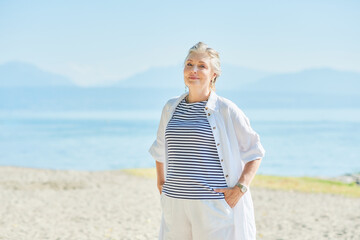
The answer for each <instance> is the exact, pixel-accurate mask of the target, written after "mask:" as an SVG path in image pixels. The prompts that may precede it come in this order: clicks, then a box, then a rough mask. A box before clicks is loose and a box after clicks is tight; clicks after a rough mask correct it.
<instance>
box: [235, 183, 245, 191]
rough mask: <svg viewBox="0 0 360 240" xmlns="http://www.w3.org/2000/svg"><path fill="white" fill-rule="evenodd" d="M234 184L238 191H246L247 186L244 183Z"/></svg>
mask: <svg viewBox="0 0 360 240" xmlns="http://www.w3.org/2000/svg"><path fill="white" fill-rule="evenodd" d="M235 186H238V187H239V188H240V191H241V192H242V193H246V191H247V190H248V187H247V186H245V185H243V184H241V183H237V184H236V185H235Z"/></svg>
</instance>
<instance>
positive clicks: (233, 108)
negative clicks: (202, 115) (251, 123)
mask: <svg viewBox="0 0 360 240" xmlns="http://www.w3.org/2000/svg"><path fill="white" fill-rule="evenodd" d="M218 104H219V105H218V106H219V108H220V110H227V111H229V113H230V114H237V115H241V116H245V113H244V112H243V110H242V109H241V108H240V107H239V106H238V105H237V104H236V103H234V102H233V101H232V100H230V99H228V98H225V97H223V96H218Z"/></svg>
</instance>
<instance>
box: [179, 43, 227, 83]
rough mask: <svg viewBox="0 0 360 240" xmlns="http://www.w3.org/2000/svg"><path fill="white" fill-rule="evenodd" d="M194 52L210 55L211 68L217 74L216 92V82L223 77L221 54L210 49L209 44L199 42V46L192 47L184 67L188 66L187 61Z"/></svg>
mask: <svg viewBox="0 0 360 240" xmlns="http://www.w3.org/2000/svg"><path fill="white" fill-rule="evenodd" d="M194 52H195V53H207V54H208V55H209V57H210V63H211V68H212V69H213V71H214V73H216V77H215V79H214V84H213V85H212V86H213V89H214V90H215V82H216V80H217V79H218V77H219V76H220V75H221V67H220V56H219V53H218V52H217V51H216V50H214V49H212V48H209V47H208V45H207V44H205V43H203V42H198V43H197V44H195V45H194V46H192V47H191V48H190V49H189V52H188V55H187V56H186V58H185V61H184V66H185V64H186V60H187V59H188V57H189V55H190V54H191V53H194Z"/></svg>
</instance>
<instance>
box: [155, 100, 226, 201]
mask: <svg viewBox="0 0 360 240" xmlns="http://www.w3.org/2000/svg"><path fill="white" fill-rule="evenodd" d="M206 103H207V101H201V102H194V103H187V102H186V101H185V98H184V99H183V100H182V101H181V102H180V103H179V105H178V106H177V107H176V109H175V112H174V114H173V116H172V118H171V120H170V121H169V123H168V125H167V127H166V130H165V139H166V142H167V144H168V160H169V161H168V170H167V177H166V181H165V183H164V185H163V189H162V191H163V192H164V193H165V194H166V195H167V196H169V197H174V198H182V199H222V198H224V194H223V193H217V192H214V191H213V189H214V188H226V187H227V184H226V181H225V178H224V174H223V170H222V167H221V164H220V160H219V156H218V152H217V148H216V144H215V140H214V136H213V134H212V130H211V127H210V124H209V122H208V120H207V117H206V113H205V110H204V108H205V105H206Z"/></svg>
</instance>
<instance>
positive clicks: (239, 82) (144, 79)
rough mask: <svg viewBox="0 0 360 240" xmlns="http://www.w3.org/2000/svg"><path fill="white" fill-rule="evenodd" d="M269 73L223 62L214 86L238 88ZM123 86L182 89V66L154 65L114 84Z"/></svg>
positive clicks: (183, 86)
mask: <svg viewBox="0 0 360 240" xmlns="http://www.w3.org/2000/svg"><path fill="white" fill-rule="evenodd" d="M269 74H270V73H267V72H262V71H258V70H252V69H247V68H243V67H239V66H234V65H229V64H224V65H223V66H222V74H221V76H220V77H219V79H218V81H217V83H216V86H217V88H218V89H224V90H231V89H240V88H241V87H242V86H244V85H246V84H247V83H249V82H254V81H257V80H259V79H260V78H263V77H265V76H267V75H269ZM115 86H117V87H125V88H139V87H144V88H157V89H159V88H160V89H164V88H173V89H184V88H185V85H184V77H183V67H182V66H181V65H177V66H170V67H154V68H151V69H148V70H146V71H144V72H141V73H138V74H135V75H133V76H131V77H129V78H126V79H123V80H121V81H119V82H117V83H116V84H115Z"/></svg>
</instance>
